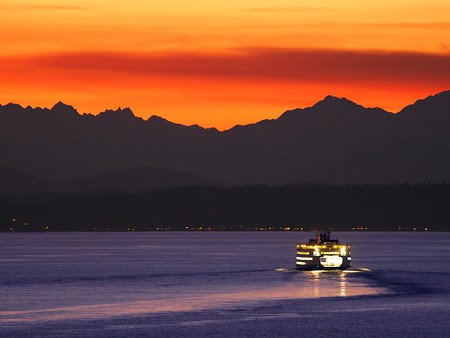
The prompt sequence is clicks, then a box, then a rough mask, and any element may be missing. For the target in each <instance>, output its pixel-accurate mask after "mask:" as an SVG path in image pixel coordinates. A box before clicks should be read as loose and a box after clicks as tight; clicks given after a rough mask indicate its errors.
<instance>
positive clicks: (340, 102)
mask: <svg viewBox="0 0 450 338" xmlns="http://www.w3.org/2000/svg"><path fill="white" fill-rule="evenodd" d="M312 108H314V109H325V110H343V109H345V110H347V109H355V108H358V109H360V108H364V107H363V106H361V105H359V104H356V103H355V102H353V101H350V100H349V99H347V98H345V97H336V96H332V95H328V96H326V97H325V98H324V99H323V100H322V101H319V102H317V103H316V104H315V105H314V106H312Z"/></svg>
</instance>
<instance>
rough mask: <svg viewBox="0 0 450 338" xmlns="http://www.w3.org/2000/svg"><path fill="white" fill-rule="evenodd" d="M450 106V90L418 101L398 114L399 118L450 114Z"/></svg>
mask: <svg viewBox="0 0 450 338" xmlns="http://www.w3.org/2000/svg"><path fill="white" fill-rule="evenodd" d="M449 106H450V90H447V91H444V92H440V93H438V94H435V95H430V96H428V97H426V98H425V99H421V100H417V101H416V102H414V103H413V104H411V105H409V106H406V107H405V108H403V109H402V110H401V111H400V112H399V113H398V114H399V116H401V115H405V114H409V113H413V114H429V113H432V114H434V113H441V114H442V113H443V114H447V113H449V110H448V107H449Z"/></svg>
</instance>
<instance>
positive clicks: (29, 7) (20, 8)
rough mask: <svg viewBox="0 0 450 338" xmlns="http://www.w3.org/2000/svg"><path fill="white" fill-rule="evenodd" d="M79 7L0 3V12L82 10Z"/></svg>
mask: <svg viewBox="0 0 450 338" xmlns="http://www.w3.org/2000/svg"><path fill="white" fill-rule="evenodd" d="M82 9H83V7H79V6H59V5H41V4H5V3H0V10H14V11H46V10H82Z"/></svg>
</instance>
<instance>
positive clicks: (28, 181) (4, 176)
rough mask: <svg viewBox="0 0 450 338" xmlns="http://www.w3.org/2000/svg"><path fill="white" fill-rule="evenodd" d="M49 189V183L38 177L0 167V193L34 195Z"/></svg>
mask: <svg viewBox="0 0 450 338" xmlns="http://www.w3.org/2000/svg"><path fill="white" fill-rule="evenodd" d="M48 188H49V183H48V182H46V181H44V180H42V179H40V178H38V177H36V176H33V175H30V174H26V173H23V172H21V171H19V170H15V169H11V168H5V167H0V193H32V192H40V191H45V190H47V189H48Z"/></svg>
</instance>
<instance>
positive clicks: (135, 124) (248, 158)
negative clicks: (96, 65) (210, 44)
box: [0, 91, 450, 191]
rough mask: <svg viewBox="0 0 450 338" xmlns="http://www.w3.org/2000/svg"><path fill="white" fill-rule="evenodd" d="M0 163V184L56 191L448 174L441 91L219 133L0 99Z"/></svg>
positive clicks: (448, 140)
mask: <svg viewBox="0 0 450 338" xmlns="http://www.w3.org/2000/svg"><path fill="white" fill-rule="evenodd" d="M0 166H1V167H3V168H0V183H1V185H2V186H3V188H2V187H0V191H3V190H5V188H4V187H6V185H7V184H9V183H11V184H12V182H13V180H12V179H11V177H12V176H14V177H16V179H17V180H18V182H23V185H24V186H25V187H26V186H28V187H30V186H33V187H35V189H36V190H40V189H41V188H42V186H43V185H44V186H45V185H46V184H47V183H50V184H51V185H52V186H53V187H55V186H58V189H59V190H65V191H66V190H67V191H74V190H79V187H83V188H85V189H89V187H93V189H97V190H102V189H124V190H130V191H136V190H140V189H141V188H140V186H141V185H140V182H142V187H144V186H145V187H146V188H148V189H150V188H155V187H163V186H175V185H192V184H194V185H203V184H205V185H214V184H234V185H243V184H270V185H274V184H289V183H331V184H370V183H386V184H387V183H401V182H410V183H418V182H441V181H450V91H445V92H441V93H439V94H436V95H434V96H429V97H427V98H425V99H423V100H419V101H417V102H415V103H414V104H411V105H409V106H407V107H405V108H404V109H402V110H401V111H400V112H398V113H396V114H393V113H390V112H387V111H384V110H382V109H380V108H365V107H363V106H361V105H358V104H356V103H354V102H352V101H349V100H347V99H345V98H337V97H333V96H327V97H326V98H324V99H323V100H322V101H320V102H318V103H316V104H315V105H313V106H312V107H308V108H303V109H300V108H299V109H293V110H289V111H286V112H285V113H283V114H282V115H281V116H280V117H279V118H277V119H273V120H263V121H260V122H258V123H255V124H251V125H245V126H235V127H233V128H231V129H229V130H226V131H223V132H221V131H218V130H216V129H204V128H202V127H199V126H197V125H193V126H184V125H179V124H175V123H172V122H169V121H167V120H165V119H163V118H161V117H157V116H152V117H150V118H149V119H148V120H143V119H142V118H139V117H136V116H134V114H133V112H132V111H131V110H130V109H129V108H125V109H120V108H119V109H118V110H115V111H113V110H106V111H104V112H102V113H100V114H99V115H91V114H79V113H78V112H77V110H76V109H74V108H73V107H72V106H69V105H66V104H64V103H62V102H59V103H57V104H56V105H55V106H54V107H53V108H51V109H47V108H31V107H26V108H24V107H21V106H20V105H17V104H12V103H10V104H7V105H0ZM13 172H14V173H15V174H13ZM23 173H27V174H23ZM138 173H139V174H138ZM8 175H9V176H8ZM20 175H23V178H22V179H20V178H18V177H19V176H20ZM139 175H141V176H139ZM8 177H9V179H8ZM127 177H128V178H127ZM132 177H134V178H135V179H134V181H133V179H132ZM144 177H145V179H144ZM144 181H146V182H148V184H144V183H143V182H144ZM7 182H9V183H7ZM32 182H34V183H32ZM115 182H116V183H117V184H114V183H115ZM118 182H122V183H120V184H119V183H118ZM127 182H128V183H127ZM151 182H153V183H151ZM11 184H9V185H10V186H11V187H12V185H11ZM19 185H20V184H18V185H17V186H19ZM11 187H10V188H11ZM74 187H78V188H74ZM11 189H12V190H14V189H15V188H13V187H12V188H11ZM11 189H9V190H11ZM52 189H54V188H52ZM16 190H21V189H19V188H17V189H16Z"/></svg>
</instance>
